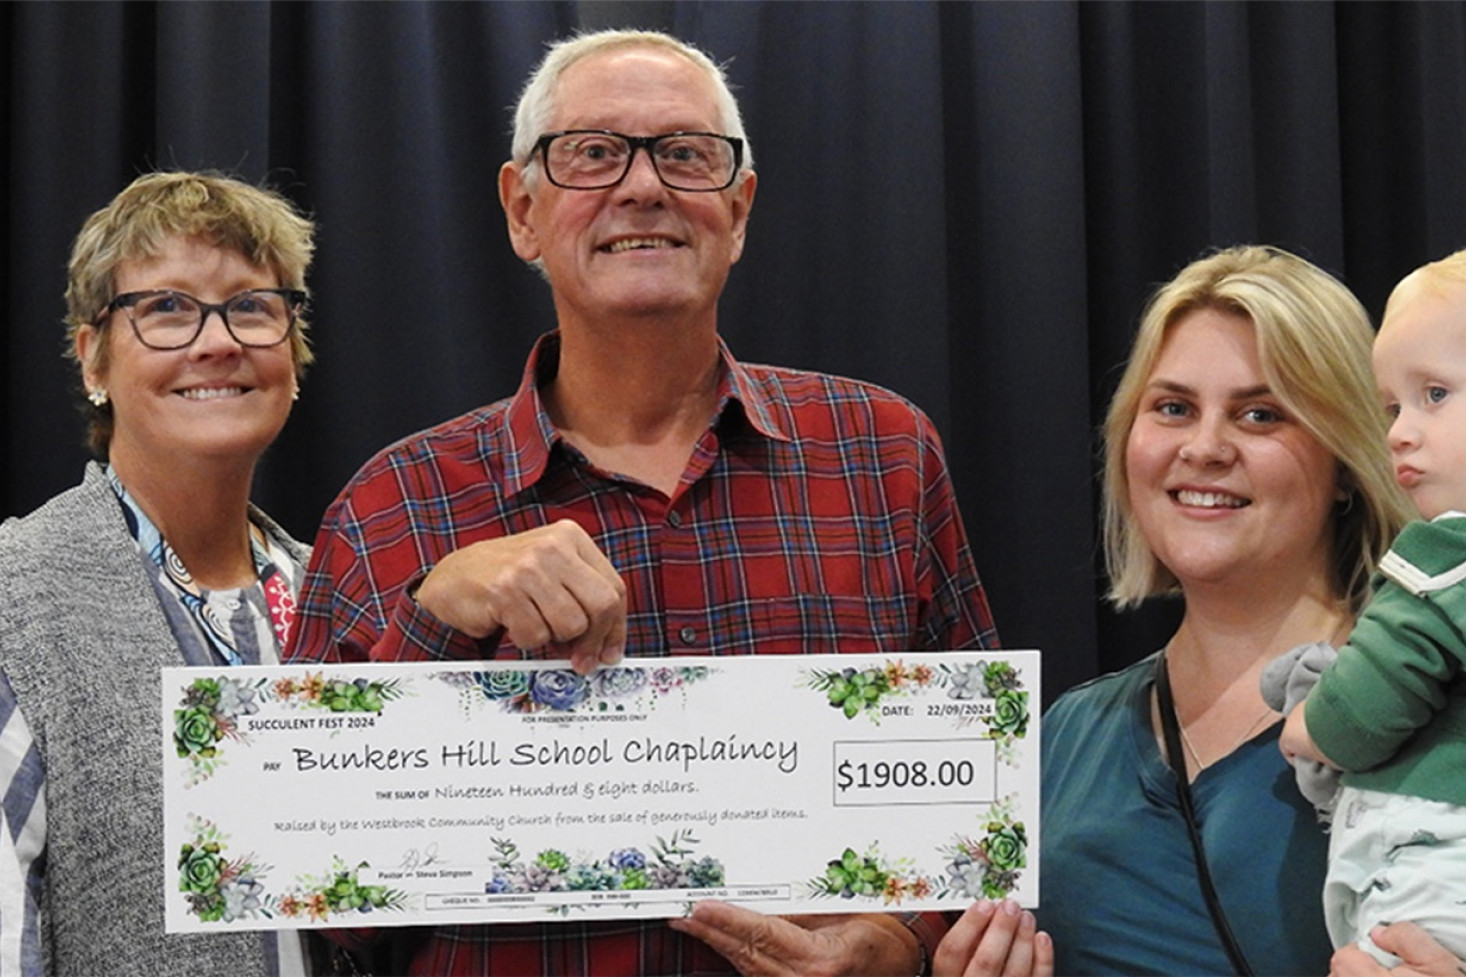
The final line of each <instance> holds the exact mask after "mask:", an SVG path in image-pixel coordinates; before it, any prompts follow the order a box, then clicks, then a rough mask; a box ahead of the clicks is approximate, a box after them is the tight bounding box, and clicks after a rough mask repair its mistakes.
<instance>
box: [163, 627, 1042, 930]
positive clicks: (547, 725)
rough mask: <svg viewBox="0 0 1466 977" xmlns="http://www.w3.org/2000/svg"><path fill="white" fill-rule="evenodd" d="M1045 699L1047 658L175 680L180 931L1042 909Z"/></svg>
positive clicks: (468, 665) (171, 895)
mask: <svg viewBox="0 0 1466 977" xmlns="http://www.w3.org/2000/svg"><path fill="white" fill-rule="evenodd" d="M1038 688H1039V655H1038V652H1033V651H1015V652H1001V653H978V652H945V653H923V654H904V655H889V656H886V655H814V656H782V655H779V656H767V657H760V656H753V657H738V658H668V659H655V660H652V659H643V660H635V659H628V660H627V661H626V662H625V664H624V667H618V668H610V669H601V670H600V671H597V672H596V673H594V674H593V675H591V676H590V677H589V678H588V679H586V678H581V677H580V676H577V675H575V674H574V673H573V672H570V671H569V670H567V669H566V668H565V667H564V665H563V663H554V662H535V663H528V662H463V663H441V662H435V663H430V664H401V665H340V666H313V667H311V666H302V665H297V666H280V667H269V668H266V667H253V666H251V667H243V668H228V669H201V668H170V669H165V670H164V674H163V720H164V721H163V729H164V744H163V751H164V781H165V789H164V802H165V811H164V822H165V824H164V827H165V833H166V840H167V847H166V849H165V857H166V858H167V865H166V872H167V878H168V879H169V880H170V882H169V885H168V886H167V887H166V889H167V891H166V898H167V928H168V930H169V931H170V932H201V931H211V930H219V929H263V928H294V927H312V926H367V925H370V926H394V925H404V926H405V925H423V924H439V923H469V922H492V921H511V920H512V921H525V920H558V919H565V920H584V919H610V918H615V917H627V916H651V917H665V916H676V915H682V914H684V913H685V912H687V911H688V910H689V909H690V908H691V905H692V903H693V902H695V901H696V900H698V899H703V898H717V899H724V900H728V901H731V902H736V903H738V904H740V905H744V906H747V907H749V908H752V909H756V910H759V911H761V912H768V913H793V912H860V911H874V910H895V909H903V910H910V909H960V908H962V907H964V906H966V905H967V904H968V903H969V902H971V901H972V900H973V899H974V898H978V897H981V896H983V895H987V896H990V897H1001V896H1006V895H1011V896H1013V897H1014V898H1017V899H1018V900H1020V901H1021V902H1023V903H1024V904H1025V905H1036V904H1037V901H1038V837H1037V830H1038V739H1039V737H1038V714H1037V712H1038V701H1039V700H1038ZM175 880H176V881H175Z"/></svg>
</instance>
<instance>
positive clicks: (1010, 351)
mask: <svg viewBox="0 0 1466 977" xmlns="http://www.w3.org/2000/svg"><path fill="white" fill-rule="evenodd" d="M611 24H614V25H626V26H663V27H667V28H669V29H671V30H672V31H674V32H675V33H677V34H679V35H681V36H683V37H685V38H687V39H688V40H690V41H693V42H694V43H696V44H699V45H701V46H703V47H704V48H706V49H707V50H709V51H710V52H712V53H713V54H714V56H715V57H717V58H718V59H720V60H725V61H727V62H728V69H729V72H730V75H731V77H732V79H733V81H734V83H735V84H736V85H737V90H738V93H739V95H740V98H741V101H742V104H743V108H744V112H745V115H746V122H747V125H748V127H749V132H750V135H751V138H752V141H753V143H754V145H755V147H756V151H757V159H758V170H759V176H760V182H759V194H758V200H757V203H756V205H755V208H754V213H753V222H752V226H751V230H750V239H749V245H748V249H747V252H746V255H745V258H744V260H743V262H742V264H741V265H740V266H739V267H738V268H737V269H735V271H734V273H733V276H732V280H731V282H730V284H729V287H728V291H727V293H726V295H725V297H724V302H723V307H722V319H721V321H722V328H723V332H724V335H725V336H726V337H727V340H728V342H729V343H730V344H731V346H732V348H733V350H734V351H735V352H736V353H737V354H738V355H739V356H741V357H742V358H744V359H748V360H754V361H763V362H775V363H782V364H786V365H791V366H799V367H811V368H816V369H821V370H828V371H833V372H837V373H844V374H850V375H854V376H858V377H863V378H866V379H870V380H874V381H877V382H879V383H882V384H885V385H887V386H889V387H892V388H894V389H896V390H898V391H900V392H902V393H904V394H906V395H908V396H909V397H911V398H912V399H914V400H915V401H916V402H917V403H919V404H920V405H921V406H923V407H924V408H925V409H926V410H927V411H928V412H929V413H931V415H932V416H933V417H934V418H935V420H936V422H937V424H938V426H939V428H940V429H941V432H942V434H943V437H944V438H945V440H946V445H947V449H948V452H949V456H950V460H951V466H952V476H953V479H954V481H955V483H956V486H957V491H958V494H959V497H960V499H961V502H962V507H963V510H964V512H965V514H966V519H967V525H968V529H969V531H970V533H971V536H972V541H973V546H974V548H975V550H976V554H977V559H978V565H979V567H980V568H981V569H982V572H983V575H984V579H985V580H986V582H987V585H988V588H989V592H990V596H991V598H992V602H993V607H994V611H995V613H996V616H997V620H998V624H999V628H1000V630H1001V632H1002V635H1003V638H1004V641H1005V643H1006V644H1008V645H1009V646H1011V647H1020V646H1027V647H1038V648H1041V649H1042V650H1043V651H1044V652H1045V659H1044V668H1045V676H1044V678H1045V689H1044V691H1045V698H1046V699H1047V700H1051V699H1052V698H1053V696H1054V695H1055V694H1056V693H1057V692H1058V691H1060V690H1062V689H1063V688H1066V687H1067V686H1069V685H1072V684H1073V683H1075V682H1077V681H1080V680H1083V679H1085V678H1087V677H1089V676H1091V675H1094V674H1096V673H1097V672H1099V671H1101V670H1104V669H1109V668H1113V667H1116V666H1118V665H1121V664H1124V663H1126V662H1128V661H1131V660H1133V659H1134V658H1136V657H1138V656H1139V655H1141V654H1143V653H1145V652H1147V651H1149V650H1151V649H1152V648H1153V647H1154V646H1155V645H1156V644H1157V643H1158V642H1159V641H1160V640H1161V637H1162V636H1163V635H1164V634H1165V633H1166V632H1165V628H1166V627H1167V624H1168V622H1167V620H1166V617H1167V611H1166V609H1165V608H1160V609H1155V610H1151V611H1148V612H1146V613H1143V614H1139V615H1126V616H1124V617H1123V618H1121V617H1117V616H1115V615H1113V614H1112V613H1110V612H1109V611H1108V610H1107V609H1106V608H1105V607H1104V606H1103V604H1102V602H1101V601H1100V600H1099V594H1100V593H1101V592H1102V589H1103V581H1102V579H1101V575H1100V571H1099V569H1098V567H1097V563H1096V553H1097V546H1096V519H1095V508H1096V493H1097V483H1096V480H1095V471H1096V464H1095V460H1096V449H1097V445H1096V442H1095V437H1094V434H1095V431H1096V429H1097V426H1098V423H1099V421H1100V418H1101V417H1102V413H1103V409H1104V405H1105V403H1106V400H1107V398H1108V396H1109V393H1110V390H1111V388H1112V385H1113V383H1114V380H1115V377H1116V375H1117V366H1118V365H1119V364H1120V363H1121V361H1122V360H1123V358H1124V355H1125V352H1126V349H1127V346H1128V343H1129V340H1130V336H1131V334H1132V331H1133V329H1134V324H1135V322H1136V320H1137V317H1138V315H1139V312H1140V310H1141V306H1142V304H1143V302H1144V300H1145V298H1146V296H1147V294H1148V293H1149V292H1150V290H1151V289H1152V288H1153V287H1154V285H1155V284H1157V283H1159V282H1161V281H1163V280H1165V279H1166V278H1168V277H1170V276H1171V275H1172V274H1174V272H1175V271H1176V270H1177V269H1178V268H1179V267H1180V266H1181V265H1183V264H1185V263H1186V262H1187V261H1188V260H1190V259H1191V258H1193V257H1195V256H1196V255H1198V254H1199V253H1200V252H1202V251H1203V250H1205V249H1207V248H1208V247H1211V246H1217V245H1227V244H1232V243H1237V242H1245V241H1256V242H1266V243H1273V244H1277V245H1281V246H1283V247H1287V248H1290V249H1293V250H1296V251H1299V252H1301V253H1303V254H1305V255H1307V256H1309V257H1311V258H1313V259H1314V260H1315V261H1317V262H1318V263H1320V264H1322V265H1323V266H1324V267H1326V268H1328V269H1330V270H1331V271H1334V272H1335V273H1337V274H1339V275H1341V276H1342V277H1343V278H1344V279H1345V280H1346V281H1347V282H1348V283H1349V284H1350V285H1351V286H1352V287H1353V288H1354V289H1355V290H1356V291H1357V292H1358V294H1359V295H1360V297H1361V298H1362V299H1363V300H1364V302H1365V304H1366V306H1367V307H1369V308H1370V310H1371V311H1372V312H1374V313H1376V314H1377V313H1378V311H1379V310H1380V308H1381V306H1382V304H1383V300H1384V297H1385V296H1386V294H1387V293H1388V290H1389V287H1390V285H1391V284H1392V282H1393V281H1394V280H1395V279H1397V278H1398V277H1399V276H1400V275H1401V274H1403V273H1404V272H1406V271H1408V270H1409V269H1410V268H1412V267H1414V266H1415V265H1417V264H1419V263H1420V262H1422V261H1424V260H1426V259H1428V258H1432V257H1438V256H1440V255H1443V254H1445V253H1447V252H1449V251H1451V250H1454V249H1455V248H1458V247H1461V246H1462V245H1466V180H1463V174H1466V7H1463V5H1462V4H1460V3H1412V2H1400V3H1369V2H1358V3H1354V2H1351V3H1328V2H1315V3H1303V4H1294V3H1279V4H1272V3H1256V2H1255V3H1174V4H1173V3H1164V2H1161V3H1152V2H1147V3H1129V2H1108V3H1076V2H1063V0H1055V2H1049V3H1004V2H988V3H976V4H967V3H955V2H948V3H921V2H909V3H798V2H778V3H760V2H745V3H711V2H704V3H699V2H661V3H646V4H630V5H623V4H604V3H600V4H597V3H579V4H576V3H503V4H499V3H392V4H381V3H360V4H358V3H350V2H337V3H302V4H294V3H275V4H267V3H227V2H225V3H208V4H188V3H150V2H129V3H76V4H70V3H66V4H49V3H18V4H6V5H3V6H0V27H3V32H0V35H3V38H4V40H3V41H0V43H3V45H4V46H5V53H6V58H5V68H4V71H5V72H6V78H5V82H6V85H5V91H6V96H5V101H4V103H3V104H4V117H3V122H0V138H3V140H4V150H5V155H6V158H7V161H8V167H7V169H6V173H5V177H4V180H5V185H4V193H3V195H0V200H3V206H4V214H3V220H4V236H3V240H0V248H3V260H0V269H3V270H0V274H3V276H4V280H3V286H4V287H3V301H4V316H5V319H4V324H3V330H4V342H3V346H0V350H3V352H0V357H3V359H0V371H3V383H4V397H3V400H0V439H3V440H0V458H3V476H0V515H11V514H17V513H21V512H25V511H28V510H30V509H31V508H33V507H34V506H36V505H37V504H39V503H40V502H41V501H43V500H44V499H46V498H47V497H49V496H50V495H52V494H54V493H55V492H57V491H60V490H61V489H63V488H65V487H67V486H69V485H71V484H74V483H75V482H76V481H77V479H78V478H79V476H80V472H81V466H82V463H83V460H84V458H85V454H84V452H83V449H82V446H81V424H80V421H79V417H78V414H77V411H76V409H75V406H74V405H75V402H76V399H75V386H76V381H75V378H74V376H73V375H72V373H71V371H70V369H69V368H68V366H67V365H66V364H65V363H64V362H63V360H62V358H61V355H60V354H61V348H62V327H61V324H60V320H61V317H62V314H63V304H62V291H63V288H64V266H65V259H66V255H67V253H68V249H69V245H70V241H71V238H72V236H73V235H74V234H75V233H76V230H77V228H78V227H79V225H80V223H81V221H82V220H83V219H84V218H85V217H86V215H87V214H89V213H90V212H91V211H93V210H95V209H96V208H98V207H100V206H102V205H103V204H105V203H106V201H107V200H108V199H109V198H110V197H111V196H112V195H113V194H114V193H116V192H117V191H118V190H119V189H120V188H121V187H122V186H124V185H125V184H126V183H127V182H128V181H129V180H130V179H131V178H132V177H133V176H135V175H136V174H137V173H139V172H141V171H143V170H147V169H150V168H154V167H188V168H203V167H211V168H222V169H227V170H231V171H234V172H236V173H238V174H240V175H242V176H244V177H246V178H248V179H251V180H261V179H267V180H269V181H270V182H272V183H274V184H275V185H277V186H279V187H280V188H282V189H283V190H284V191H285V192H286V193H288V194H289V195H290V196H291V197H292V198H294V199H295V200H297V201H298V202H299V203H300V204H301V205H303V206H304V207H305V208H307V209H308V210H309V211H310V212H311V213H313V214H314V216H315V217H316V219H317V220H318V221H319V224H320V237H319V243H320V250H319V258H318V260H317V261H316V265H315V271H314V274H313V276H312V279H311V286H312V288H313V290H314V293H315V301H314V308H315V312H314V321H315V336H316V342H317V348H318V351H319V354H320V360H319V364H318V365H317V367H316V368H315V369H314V370H313V371H312V373H311V375H310V377H309V378H308V379H307V383H306V386H305V390H304V393H303V396H302V399H301V401H300V403H299V405H298V407H297V409H296V412H295V415H294V417H293V418H292V419H291V422H290V424H289V426H288V427H287V429H286V432H285V434H284V435H283V436H282V438H281V440H280V442H279V443H278V444H277V445H276V446H275V447H274V448H273V449H272V451H271V452H270V454H269V455H268V456H267V458H266V460H265V463H264V464H263V466H262V469H261V471H260V475H259V480H258V484H257V486H256V498H257V499H258V500H259V501H260V502H261V503H262V504H263V505H264V506H265V507H266V508H267V509H269V510H270V511H271V512H272V513H274V514H275V515H276V516H277V517H279V518H280V519H281V520H282V521H283V522H284V523H285V524H286V525H287V526H288V527H289V528H290V529H291V530H293V531H294V532H295V533H296V534H297V535H300V536H302V537H310V536H311V535H313V533H314V529H315V526H316V522H317V520H318V519H319V517H320V514H321V512H322V510H323V509H324V508H325V506H326V505H327V503H328V502H329V501H330V499H331V498H332V496H333V495H334V494H335V492H336V491H337V489H338V488H339V487H340V486H341V485H342V484H343V483H344V482H345V481H346V479H347V478H349V477H350V475H351V474H352V472H353V471H354V470H355V469H356V468H357V466H358V465H360V464H361V463H362V462H363V461H364V460H365V459H366V458H367V457H368V455H370V454H371V453H372V452H373V451H375V450H376V449H378V448H380V447H382V446H383V445H385V444H386V443H388V442H390V441H392V440H394V439H396V438H399V437H401V436H403V435H405V434H408V433H410V432H412V431H414V430H417V429H419V428H421V427H425V426H427V425H429V424H431V423H433V422H435V421H438V420H441V419H444V418H447V417H449V416H451V415H453V414H456V413H459V412H461V411H463V410H466V409H468V408H470V407H473V406H476V405H479V404H482V403H486V402H488V401H490V400H493V399H496V398H499V397H502V396H504V395H506V394H508V393H509V392H511V391H512V390H513V389H514V387H515V385H516V383H517V381H518V377H519V371H520V368H521V365H522V363H523V360H524V357H525V355H526V353H527V352H528V350H529V347H530V344H531V343H532V342H533V340H534V338H535V337H536V336H537V335H538V334H539V333H541V332H542V331H544V330H545V329H547V328H550V327H552V326H553V319H552V315H551V311H550V304H549V297H548V292H547V289H546V288H545V286H544V284H543V283H542V282H541V281H540V280H539V279H538V278H537V277H536V276H535V274H534V273H533V272H531V271H529V270H528V269H526V268H524V267H523V266H522V265H521V264H520V263H519V262H518V261H517V260H516V259H515V258H514V257H513V255H512V254H511V252H510V250H509V247H508V244H507V240H506V237H505V233H504V225H503V218H502V216H501V214H500V211H499V206H498V202H497V199H496V193H495V182H494V181H495V172H496V170H497V168H498V166H499V164H500V162H501V161H502V160H503V159H504V158H505V156H506V155H507V153H508V127H509V112H508V107H509V106H510V105H512V104H513V102H514V100H515V98H516V96H517V93H518V88H519V85H520V84H521V82H522V80H523V79H524V77H525V75H526V74H527V72H528V71H529V70H530V68H531V66H532V65H533V64H534V63H535V62H536V61H537V60H538V58H539V57H540V55H541V52H542V50H543V45H544V43H545V42H546V41H548V40H550V39H552V38H555V37H558V36H562V35H564V34H566V33H569V32H571V31H573V30H575V29H576V28H577V27H579V26H607V25H611ZM1360 409H1361V410H1370V409H1373V406H1372V405H1369V404H1361V405H1360Z"/></svg>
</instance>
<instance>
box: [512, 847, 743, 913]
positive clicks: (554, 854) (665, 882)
mask: <svg viewBox="0 0 1466 977" xmlns="http://www.w3.org/2000/svg"><path fill="white" fill-rule="evenodd" d="M492 841H493V844H494V852H495V854H494V857H493V859H492V861H493V865H494V878H493V880H492V881H490V882H488V883H486V884H485V885H484V891H485V892H486V893H518V892H597V891H605V892H609V891H619V892H626V891H635V890H640V889H708V888H713V887H715V886H721V885H723V884H724V882H725V879H726V873H725V871H724V869H723V863H722V862H721V861H719V860H718V859H716V858H713V857H711V856H708V855H704V856H702V857H701V858H695V857H693V855H694V846H696V845H697V844H698V840H697V838H695V837H694V836H693V834H692V830H691V829H690V828H682V829H679V830H678V831H676V832H674V833H673V834H672V837H671V838H660V837H659V838H657V840H656V841H655V842H654V843H653V844H652V846H651V857H650V858H648V857H647V855H646V853H644V852H642V851H641V850H640V849H639V848H617V849H614V850H613V851H611V852H610V854H608V855H607V856H606V857H605V858H596V857H579V858H571V857H570V856H569V855H567V854H566V853H565V852H563V851H561V850H559V849H557V848H547V849H545V850H544V851H542V852H540V853H539V854H538V855H536V856H535V857H534V859H533V860H532V861H525V860H524V858H523V857H522V855H521V854H520V851H519V847H518V846H517V845H515V844H514V842H513V841H511V840H509V839H507V838H494V839H492ZM570 909H571V907H570V906H568V905H562V906H552V907H549V910H550V912H552V913H559V914H562V915H563V914H565V913H568V912H569V911H570Z"/></svg>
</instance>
